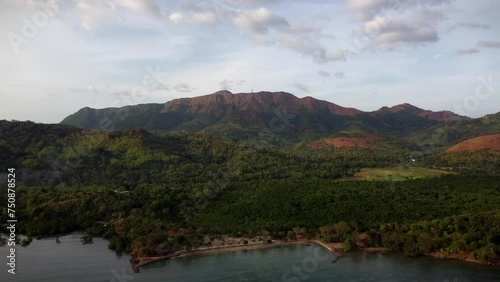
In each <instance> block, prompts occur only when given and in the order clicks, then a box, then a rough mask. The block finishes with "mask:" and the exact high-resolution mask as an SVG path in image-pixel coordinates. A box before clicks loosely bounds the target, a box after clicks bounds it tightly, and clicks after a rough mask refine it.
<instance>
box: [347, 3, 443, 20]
mask: <svg viewBox="0 0 500 282" xmlns="http://www.w3.org/2000/svg"><path fill="white" fill-rule="evenodd" d="M452 1H453V0H348V1H347V4H346V7H347V9H348V10H349V12H350V14H351V18H353V19H355V20H358V21H366V20H370V19H372V18H374V17H376V16H379V15H385V16H391V15H400V14H403V13H404V12H405V11H406V10H409V9H412V8H416V7H428V6H439V5H443V4H449V3H451V2H452Z"/></svg>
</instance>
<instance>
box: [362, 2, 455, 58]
mask: <svg viewBox="0 0 500 282" xmlns="http://www.w3.org/2000/svg"><path fill="white" fill-rule="evenodd" d="M444 19H446V17H445V16H444V14H442V13H441V12H440V11H436V10H428V9H419V10H416V11H414V12H413V13H412V14H411V15H410V16H409V17H407V18H402V17H375V18H374V19H373V20H371V21H368V22H367V23H366V24H365V25H364V26H363V27H362V28H360V29H358V30H356V31H355V32H354V34H355V36H358V37H361V38H363V37H364V38H366V39H368V40H367V41H368V44H367V46H366V47H375V48H383V49H384V48H394V47H397V46H398V45H400V44H407V45H421V44H423V43H429V42H436V41H438V40H439V39H440V38H439V35H438V29H437V28H438V24H439V22H440V21H442V20H444Z"/></svg>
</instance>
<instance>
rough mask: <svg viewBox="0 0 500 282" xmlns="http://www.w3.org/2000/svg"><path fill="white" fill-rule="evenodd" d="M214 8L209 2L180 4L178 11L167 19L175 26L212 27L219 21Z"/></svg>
mask: <svg viewBox="0 0 500 282" xmlns="http://www.w3.org/2000/svg"><path fill="white" fill-rule="evenodd" d="M216 8H217V7H216V6H215V5H214V3H211V2H198V3H190V2H182V4H181V5H180V6H179V9H178V11H176V12H174V13H172V14H170V16H169V19H170V21H171V22H173V23H175V24H180V23H187V24H199V25H214V24H216V23H218V21H219V17H218V15H217V10H216Z"/></svg>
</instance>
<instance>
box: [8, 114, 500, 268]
mask: <svg viewBox="0 0 500 282" xmlns="http://www.w3.org/2000/svg"><path fill="white" fill-rule="evenodd" d="M387 154H388V155H387V156H386V157H385V158H382V159H380V160H383V164H381V163H377V160H378V159H377V158H379V157H380V156H379V155H377V156H376V157H377V158H370V156H369V154H368V153H365V152H363V151H362V150H358V151H357V152H354V151H353V152H351V153H349V152H345V153H343V154H334V155H333V156H332V155H331V154H325V155H321V154H316V155H309V156H306V155H304V154H297V153H296V152H295V151H277V150H269V149H266V150H259V149H256V148H253V147H250V146H243V145H238V144H231V143H227V142H224V141H220V140H217V139H214V138H212V137H210V136H209V135H207V134H200V133H196V134H194V133H190V134H181V133H162V132H156V133H154V132H148V131H145V130H128V131H124V132H97V131H89V130H82V129H77V128H74V127H70V126H64V125H40V124H35V123H30V122H6V121H0V157H1V162H0V163H1V166H2V168H1V169H2V174H1V176H2V177H1V178H2V179H4V178H5V173H6V172H7V168H9V167H14V168H16V178H17V185H18V188H17V195H16V196H17V206H16V213H17V216H18V220H19V228H20V231H21V232H23V233H26V234H27V235H29V236H43V235H58V234H64V233H68V232H72V231H75V230H87V232H88V235H89V236H104V237H105V238H107V239H109V241H110V245H109V247H110V248H112V249H116V250H117V251H129V252H132V253H133V254H134V255H136V256H148V255H160V254H168V253H171V252H173V251H175V250H178V249H181V248H188V249H189V248H193V247H196V246H199V245H203V244H207V243H208V242H207V239H206V238H207V236H208V238H213V237H217V236H220V235H230V236H235V237H239V236H243V237H255V236H259V237H261V238H269V237H271V238H276V239H285V238H287V239H294V238H296V237H297V236H298V235H304V236H309V237H317V238H320V239H322V240H324V241H327V242H344V245H345V247H346V249H349V248H351V247H354V246H355V244H354V243H355V242H358V243H359V242H362V243H363V244H365V245H368V246H384V247H387V248H390V249H392V250H396V251H401V252H404V253H405V254H407V255H409V256H417V255H421V254H425V253H429V252H441V251H444V252H446V253H447V254H462V253H465V255H466V256H469V257H472V258H477V259H479V260H481V261H484V262H487V261H488V260H490V259H492V258H494V257H497V256H498V254H500V248H499V246H500V209H499V206H500V181H499V180H500V177H499V176H498V170H497V168H498V163H499V162H498V159H497V158H496V157H495V155H491V154H487V153H486V152H480V154H485V157H484V158H483V160H486V161H484V163H486V164H487V165H488V168H490V170H488V169H481V170H478V169H477V168H476V167H474V168H473V169H471V168H470V167H471V166H472V163H469V164H463V161H460V162H454V159H450V160H446V161H447V162H448V163H444V161H443V160H442V159H440V157H439V156H436V157H435V159H431V158H429V159H428V160H427V162H428V164H427V165H428V166H440V165H449V164H450V163H451V164H456V165H457V168H460V170H459V171H457V172H459V174H457V175H450V176H445V177H440V178H431V179H419V180H408V181H345V180H340V179H341V178H343V177H345V176H351V175H352V174H353V173H354V172H356V171H357V170H359V169H360V168H362V167H365V166H372V165H373V166H377V165H379V166H382V165H390V164H392V163H395V164H400V163H401V162H403V160H404V159H405V158H406V157H408V156H405V155H400V154H401V152H399V151H390V150H388V152H387ZM391 154H393V155H391ZM380 158H381V157H380ZM488 158H490V159H488ZM391 159H392V160H393V162H391ZM467 159H468V160H470V161H474V160H475V161H476V162H477V164H478V167H480V163H481V160H482V159H481V156H480V155H479V157H477V159H474V158H467ZM440 162H443V163H440ZM422 163H423V162H422ZM370 164H372V165H370ZM490 166H491V167H490ZM4 182H5V181H4ZM5 183H6V182H5ZM6 196H7V195H6V194H5V193H2V194H1V195H0V202H1V203H6V201H7V199H6ZM6 215H7V210H6V208H5V206H4V205H2V214H1V216H2V222H5V218H6ZM361 235H364V236H361ZM89 238H90V237H85V238H84V239H85V240H84V241H85V242H87V241H89V240H90V239H89ZM360 238H361V239H360Z"/></svg>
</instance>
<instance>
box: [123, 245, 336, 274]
mask: <svg viewBox="0 0 500 282" xmlns="http://www.w3.org/2000/svg"><path fill="white" fill-rule="evenodd" d="M309 244H316V245H318V246H321V247H323V248H325V249H327V250H328V251H329V252H331V253H332V254H334V255H335V260H334V262H336V261H337V260H338V259H339V258H341V257H342V256H343V255H344V254H343V251H342V249H341V248H338V246H337V245H335V244H336V243H332V244H327V243H324V242H321V241H319V240H305V239H299V240H295V241H287V242H284V241H279V240H273V241H272V243H251V244H247V245H245V244H232V245H226V246H217V247H204V248H199V249H194V250H189V251H187V250H182V251H177V252H175V253H173V254H170V255H166V256H160V257H137V258H131V259H130V264H131V265H132V269H133V270H134V272H135V273H139V272H140V270H139V268H140V267H142V266H145V265H148V264H152V263H155V262H159V261H164V260H170V259H175V258H182V257H188V256H196V255H208V254H218V253H226V252H234V251H243V250H259V249H268V248H275V247H285V246H293V245H309Z"/></svg>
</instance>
